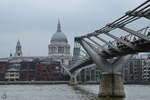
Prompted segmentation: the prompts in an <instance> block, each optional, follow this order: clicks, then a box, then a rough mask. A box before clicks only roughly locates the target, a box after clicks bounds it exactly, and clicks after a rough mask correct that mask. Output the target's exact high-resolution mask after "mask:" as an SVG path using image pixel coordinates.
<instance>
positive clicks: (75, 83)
mask: <svg viewBox="0 0 150 100" xmlns="http://www.w3.org/2000/svg"><path fill="white" fill-rule="evenodd" d="M77 84H78V82H77V77H71V78H70V81H69V85H77Z"/></svg>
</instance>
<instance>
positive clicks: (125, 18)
mask: <svg viewBox="0 0 150 100" xmlns="http://www.w3.org/2000/svg"><path fill="white" fill-rule="evenodd" d="M128 18H130V16H126V17H124V18H122V19H121V20H119V21H118V22H117V23H112V24H111V25H109V26H113V25H116V24H119V23H121V22H123V21H124V20H127V19H128Z"/></svg>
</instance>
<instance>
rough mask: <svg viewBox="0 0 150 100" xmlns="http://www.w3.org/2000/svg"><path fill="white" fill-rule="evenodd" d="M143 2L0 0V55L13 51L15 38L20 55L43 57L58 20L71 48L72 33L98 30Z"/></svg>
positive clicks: (110, 0)
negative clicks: (19, 45) (19, 43)
mask: <svg viewBox="0 0 150 100" xmlns="http://www.w3.org/2000/svg"><path fill="white" fill-rule="evenodd" d="M144 1H145V0H0V48H1V49H0V58H2V57H8V56H9V54H10V52H11V53H13V54H14V53H15V46H16V43H17V41H18V40H20V42H21V45H22V51H23V55H24V56H47V55H48V44H49V43H50V39H51V37H52V35H53V34H54V33H55V32H56V26H57V22H58V19H60V22H61V25H62V31H63V32H64V33H65V35H66V36H67V38H68V40H69V44H70V45H71V48H73V45H74V43H73V42H74V37H75V36H80V35H83V34H86V33H89V32H93V31H94V30H96V29H100V28H101V27H103V26H105V25H106V24H107V23H110V22H112V21H114V20H115V19H117V18H119V17H121V16H122V15H123V14H124V13H125V12H127V11H128V10H132V9H134V8H135V7H137V6H138V5H140V4H141V3H143V2H144ZM71 50H72V49H71Z"/></svg>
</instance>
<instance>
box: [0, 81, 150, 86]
mask: <svg viewBox="0 0 150 100" xmlns="http://www.w3.org/2000/svg"><path fill="white" fill-rule="evenodd" d="M68 83H69V81H0V85H18V84H19V85H26V84H27V85H28V84H29V85H42V84H43V85H44V84H68ZM78 84H81V85H99V84H100V83H99V82H98V81H94V82H93V81H87V82H78ZM124 84H125V85H130V84H131V85H132V84H133V85H150V82H124Z"/></svg>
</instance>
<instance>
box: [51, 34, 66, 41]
mask: <svg viewBox="0 0 150 100" xmlns="http://www.w3.org/2000/svg"><path fill="white" fill-rule="evenodd" d="M51 42H68V40H67V37H66V35H65V34H64V33H63V32H56V33H55V34H54V35H53V36H52V39H51Z"/></svg>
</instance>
